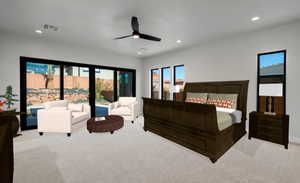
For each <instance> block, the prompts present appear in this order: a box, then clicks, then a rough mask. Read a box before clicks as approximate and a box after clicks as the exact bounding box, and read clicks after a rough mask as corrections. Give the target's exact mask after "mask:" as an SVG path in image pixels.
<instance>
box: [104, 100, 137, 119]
mask: <svg viewBox="0 0 300 183" xmlns="http://www.w3.org/2000/svg"><path fill="white" fill-rule="evenodd" d="M108 115H119V116H122V117H123V118H124V120H130V121H131V122H132V123H133V122H134V120H135V119H136V118H137V117H138V102H137V101H136V97H119V101H117V102H114V103H111V104H109V105H108Z"/></svg>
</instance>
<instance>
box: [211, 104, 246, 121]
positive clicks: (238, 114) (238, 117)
mask: <svg viewBox="0 0 300 183" xmlns="http://www.w3.org/2000/svg"><path fill="white" fill-rule="evenodd" d="M217 112H226V113H229V114H230V116H231V118H232V123H240V122H241V121H242V111H239V110H236V109H227V108H221V107H217Z"/></svg>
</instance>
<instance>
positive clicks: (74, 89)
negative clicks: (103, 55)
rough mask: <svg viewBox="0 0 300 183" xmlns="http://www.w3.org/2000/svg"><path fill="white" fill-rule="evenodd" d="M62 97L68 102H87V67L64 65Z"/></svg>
mask: <svg viewBox="0 0 300 183" xmlns="http://www.w3.org/2000/svg"><path fill="white" fill-rule="evenodd" d="M64 99H65V100H68V101H69V102H70V103H85V104H88V103H89V68H88V67H76V66H64Z"/></svg>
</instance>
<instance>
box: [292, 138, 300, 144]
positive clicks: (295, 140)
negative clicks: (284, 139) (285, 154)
mask: <svg viewBox="0 0 300 183" xmlns="http://www.w3.org/2000/svg"><path fill="white" fill-rule="evenodd" d="M290 143H293V144H299V145H300V138H298V137H290Z"/></svg>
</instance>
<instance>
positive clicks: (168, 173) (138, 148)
mask: <svg viewBox="0 0 300 183" xmlns="http://www.w3.org/2000/svg"><path fill="white" fill-rule="evenodd" d="M142 127H143V118H139V120H138V121H137V122H135V123H134V124H131V123H126V125H125V126H124V127H123V128H122V129H120V130H119V131H116V132H115V133H114V134H113V135H111V134H110V133H93V134H89V133H88V132H87V130H86V128H85V124H80V125H77V126H76V127H75V130H74V132H73V133H72V137H67V136H66V134H55V133H45V134H44V136H39V135H38V133H37V131H36V130H32V131H26V132H23V135H22V136H20V137H18V138H15V140H14V142H15V145H14V148H15V174H14V182H15V183H298V182H300V146H298V145H293V144H290V146H289V150H285V149H284V147H283V146H280V145H276V144H272V143H268V142H264V141H261V140H256V139H252V140H248V139H247V137H246V136H245V137H243V138H242V139H241V140H240V141H239V142H238V143H237V144H235V145H234V146H233V147H232V148H231V149H230V150H229V151H228V152H226V153H225V155H224V156H222V157H221V158H220V159H219V160H218V161H217V162H216V163H215V164H212V163H211V162H210V161H209V159H208V158H206V157H204V156H202V155H201V154H198V153H196V152H193V151H191V150H189V149H186V148H184V147H182V146H180V145H178V144H175V143H173V142H171V141H168V140H166V139H164V138H162V137H160V136H158V135H155V134H153V133H151V132H147V133H146V132H144V131H143V128H142Z"/></svg>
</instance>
